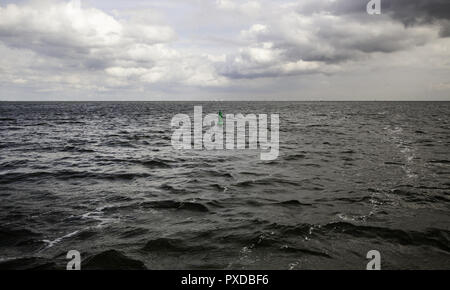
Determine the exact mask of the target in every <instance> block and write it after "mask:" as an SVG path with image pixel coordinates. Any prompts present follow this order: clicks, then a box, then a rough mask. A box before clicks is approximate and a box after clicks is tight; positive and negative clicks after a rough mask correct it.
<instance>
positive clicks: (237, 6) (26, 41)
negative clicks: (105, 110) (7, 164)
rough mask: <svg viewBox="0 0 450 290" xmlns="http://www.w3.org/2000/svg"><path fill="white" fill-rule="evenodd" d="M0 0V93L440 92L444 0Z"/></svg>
mask: <svg viewBox="0 0 450 290" xmlns="http://www.w3.org/2000/svg"><path fill="white" fill-rule="evenodd" d="M380 1H381V14H380V15H369V14H368V13H367V12H366V5H367V3H368V2H369V0H304V1H288V0H262V1H256V0H249V1H247V0H158V1H156V0H155V1H152V0H145V1H144V0H129V1H125V0H124V1H111V0H81V1H76V0H75V1H62V0H34V1H8V0H0V101H87V100H114V101H130V100H133V101H134V100H136V101H138V100H142V101H164V100H211V101H226V100H233V101H234V100H263V101H277V100H298V101H311V100H317V101H319V100H320V101H335V100H367V101H374V100H377V101H382V100H392V101H394V100H398V101H406V100H412V101H416V100H417V101H419V100H421V101H428V100H430V101H431V100H444V101H450V1H448V0H380Z"/></svg>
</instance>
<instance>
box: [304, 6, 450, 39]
mask: <svg viewBox="0 0 450 290" xmlns="http://www.w3.org/2000/svg"><path fill="white" fill-rule="evenodd" d="M380 1H381V13H382V14H387V15H389V16H390V17H392V18H393V19H395V20H398V21H400V22H402V23H403V24H405V25H407V26H411V25H421V24H430V23H436V24H439V25H440V28H441V30H440V36H441V37H448V36H450V1H448V0H380ZM368 3H369V0H340V1H334V2H329V1H315V2H311V3H308V4H307V5H304V6H302V7H301V8H300V9H299V12H300V13H303V14H304V13H306V14H312V13H320V12H329V13H331V14H333V15H338V16H343V15H353V16H354V17H364V16H365V14H366V6H367V4H368Z"/></svg>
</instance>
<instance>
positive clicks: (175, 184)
mask: <svg viewBox="0 0 450 290" xmlns="http://www.w3.org/2000/svg"><path fill="white" fill-rule="evenodd" d="M194 105H203V112H204V113H217V112H218V111H219V110H220V111H222V112H223V113H224V114H228V113H255V114H262V113H269V114H270V113H278V114H280V147H281V148H280V156H279V158H278V159H277V160H274V161H261V160H260V159H259V154H258V152H254V151H248V150H247V151H230V150H227V151H177V150H174V149H172V146H171V143H170V139H171V134H172V131H171V128H170V120H171V118H172V117H173V116H174V115H175V114H178V113H187V114H190V115H192V114H193V107H194ZM449 116H450V103H449V102H439V103H432V102H422V103H390V102H374V103H363V102H349V103H346V102H344V103H332V102H310V103H309V102H226V103H219V102H210V103H189V102H185V103H170V102H155V103H153V102H147V103H141V102H137V103H133V102H123V103H108V102H107V103H101V102H99V103H95V102H92V103H56V102H55V103H0V152H1V154H0V200H1V203H0V269H11V268H12V269H30V268H33V269H35V268H39V269H65V265H66V263H67V260H66V259H65V256H66V253H67V252H68V251H69V250H78V251H80V252H81V257H82V260H83V263H82V268H83V269H95V268H126V269H140V268H148V269H365V267H366V264H367V262H368V260H367V259H366V253H367V252H368V251H369V250H372V249H375V250H378V251H380V252H381V259H382V268H384V269H450V243H449V239H450V229H449V226H450V212H449V208H450V206H449V205H450V203H449V201H450V196H449V194H450V178H449V177H450V130H449V129H450V119H449Z"/></svg>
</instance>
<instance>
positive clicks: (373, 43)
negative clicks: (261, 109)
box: [222, 1, 437, 78]
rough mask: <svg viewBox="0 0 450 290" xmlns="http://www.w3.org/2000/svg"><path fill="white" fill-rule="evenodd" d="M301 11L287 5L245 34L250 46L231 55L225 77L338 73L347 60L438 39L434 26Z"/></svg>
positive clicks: (247, 30)
mask: <svg viewBox="0 0 450 290" xmlns="http://www.w3.org/2000/svg"><path fill="white" fill-rule="evenodd" d="M317 2H320V1H316V2H315V3H316V5H317ZM327 3H329V1H328V2H327ZM297 8H298V9H296V10H295V9H294V10H292V7H286V9H284V10H280V11H279V12H278V13H279V15H277V17H272V18H270V19H269V20H268V21H266V22H265V23H256V24H254V25H252V26H251V27H249V28H248V29H245V30H242V31H241V32H240V37H241V38H242V39H243V40H246V41H247V42H248V43H249V44H248V46H247V47H244V48H241V49H240V50H239V53H237V54H232V55H229V56H228V58H227V64H226V65H225V67H224V69H223V72H222V73H223V74H224V75H226V76H227V77H230V78H256V77H274V76H282V75H295V74H299V75H301V74H305V73H332V72H336V71H340V70H341V69H340V65H341V64H342V63H343V62H347V61H356V60H360V59H364V58H368V57H370V56H371V55H372V54H376V53H393V52H396V51H400V50H408V49H410V48H412V47H415V46H420V45H424V44H426V43H427V42H429V41H431V40H433V39H435V38H436V37H437V32H436V29H435V28H434V27H432V26H414V27H405V26H404V25H403V24H402V23H400V22H398V21H395V20H393V19H391V18H390V17H388V16H384V17H383V16H382V17H379V18H378V19H377V21H374V20H369V21H361V19H360V18H359V17H354V16H353V15H340V16H338V15H333V14H330V13H324V12H323V11H322V12H321V13H316V12H314V13H313V12H312V10H311V7H309V8H308V9H307V12H304V11H303V10H302V9H304V8H305V7H302V6H298V7H297ZM321 9H322V8H321ZM364 9H365V8H364ZM302 11H303V12H302ZM325 11H327V10H325ZM364 11H365V10H364ZM302 13H303V14H302ZM288 68H289V69H288Z"/></svg>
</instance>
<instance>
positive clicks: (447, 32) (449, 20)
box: [382, 0, 450, 37]
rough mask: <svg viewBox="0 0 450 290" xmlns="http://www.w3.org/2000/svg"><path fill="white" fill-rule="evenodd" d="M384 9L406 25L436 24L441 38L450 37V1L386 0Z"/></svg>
mask: <svg viewBox="0 0 450 290" xmlns="http://www.w3.org/2000/svg"><path fill="white" fill-rule="evenodd" d="M382 5H383V9H384V10H385V11H387V13H389V14H390V15H391V16H392V17H393V18H394V19H397V20H399V21H401V22H402V23H404V24H405V25H421V24H429V23H436V24H439V25H440V36H441V37H448V36H450V1H448V0H390V1H388V0H385V1H384V2H383V4H382Z"/></svg>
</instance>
